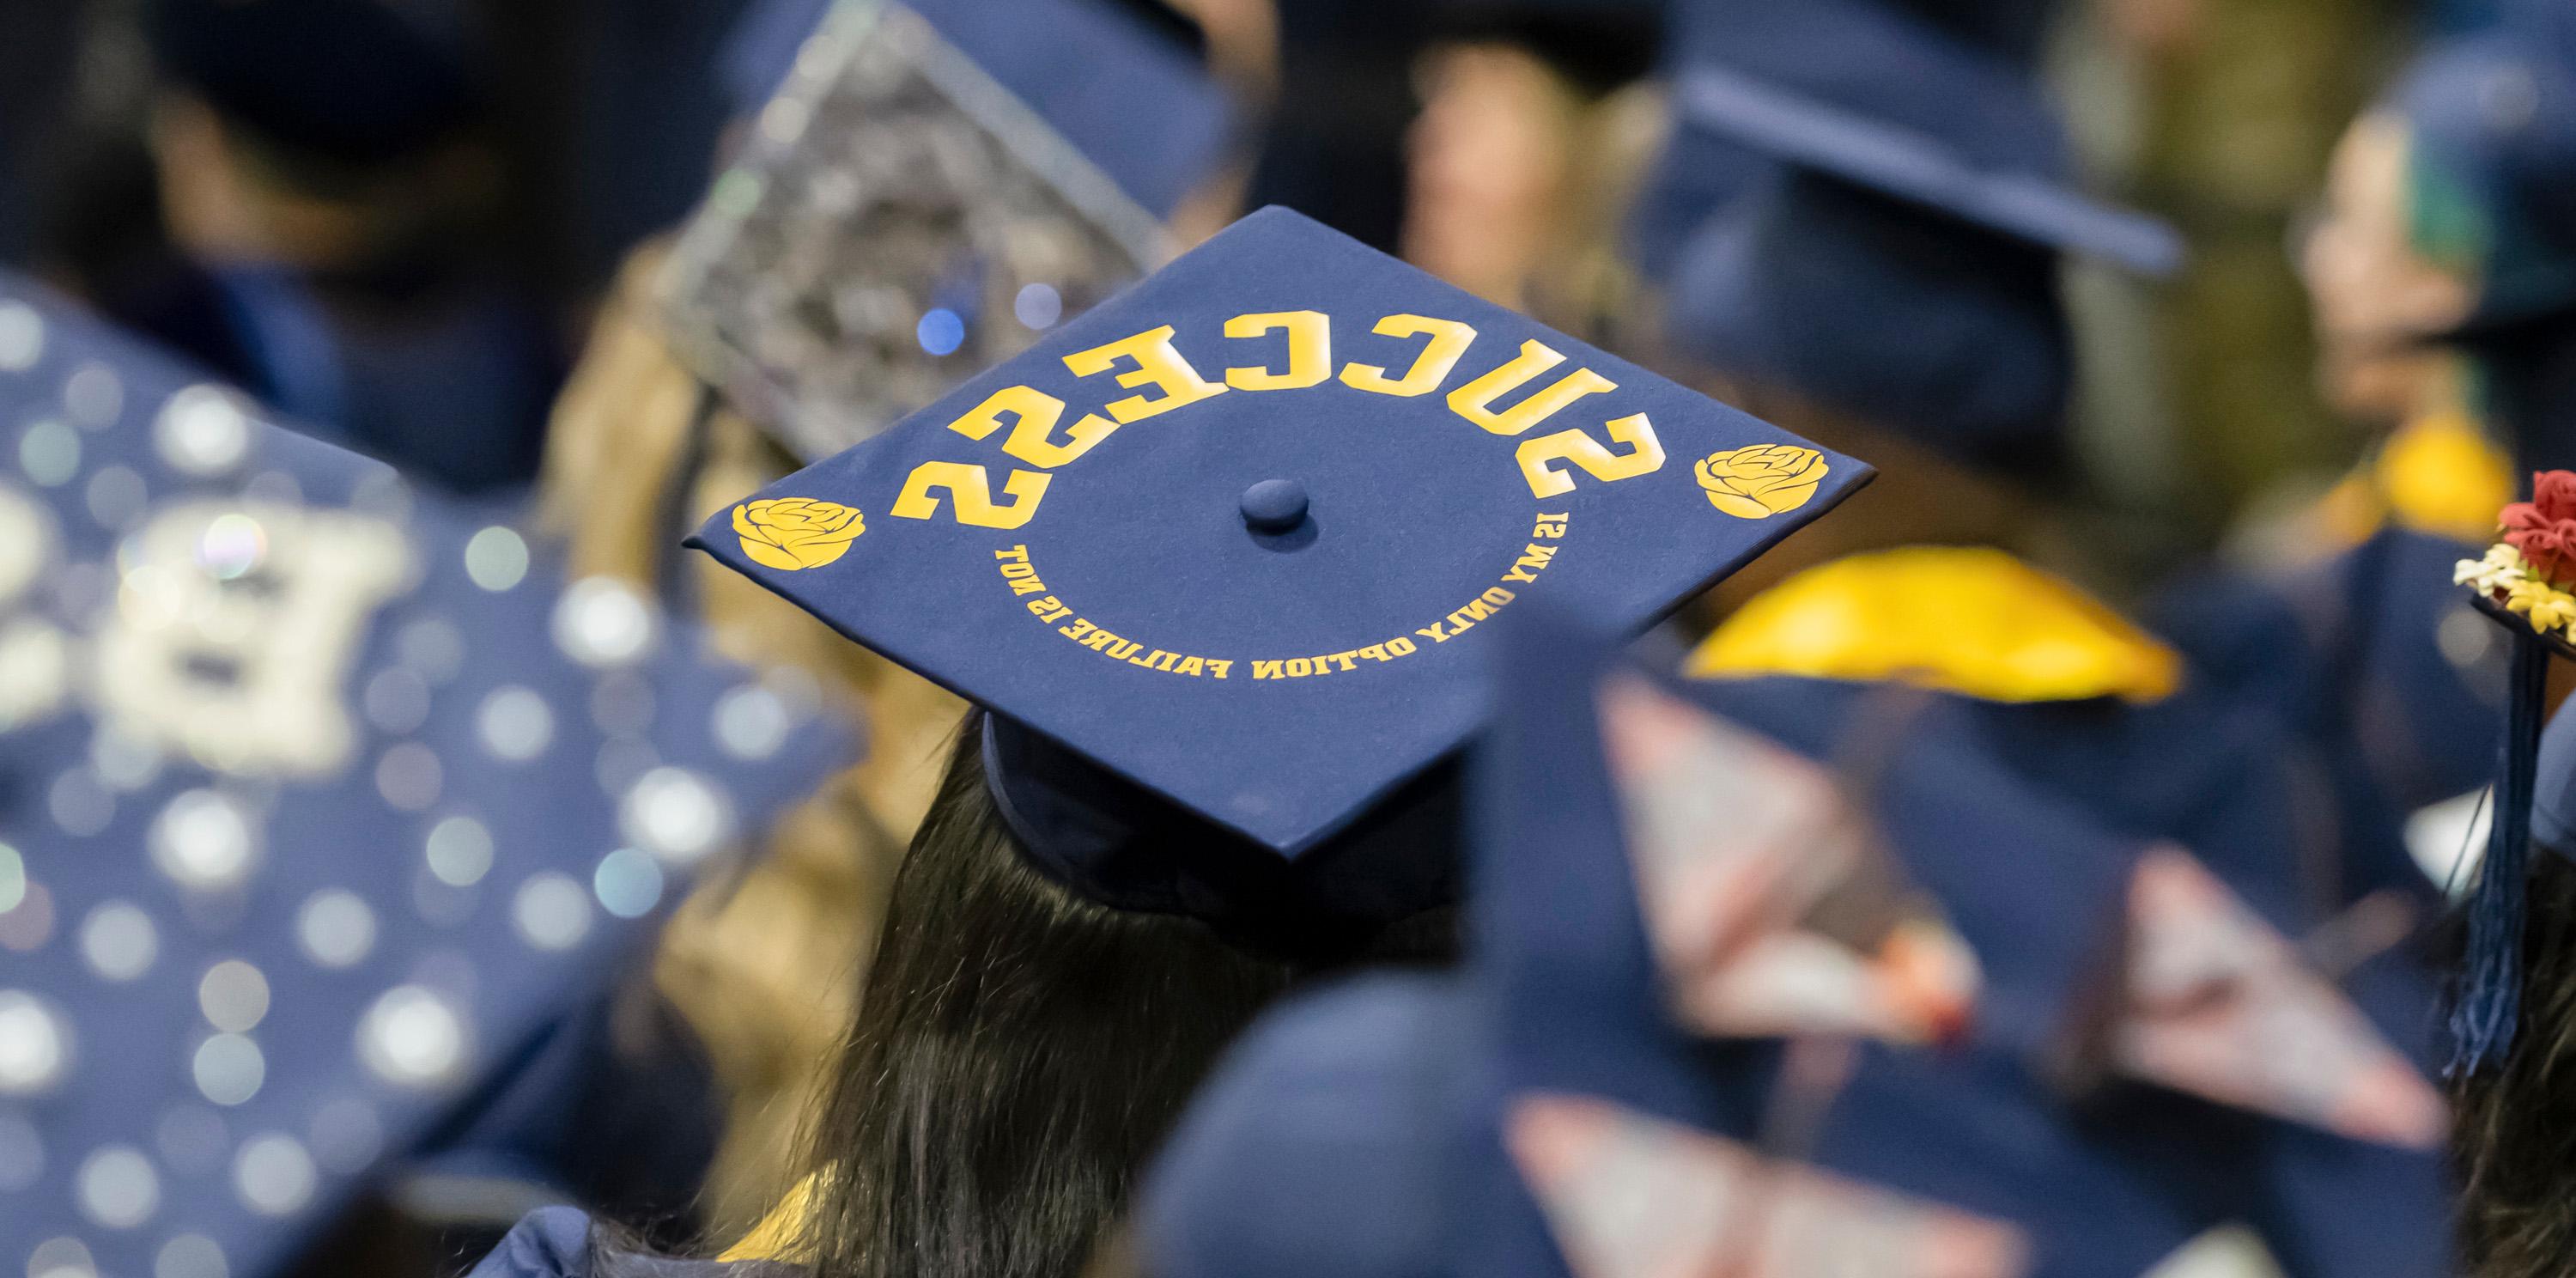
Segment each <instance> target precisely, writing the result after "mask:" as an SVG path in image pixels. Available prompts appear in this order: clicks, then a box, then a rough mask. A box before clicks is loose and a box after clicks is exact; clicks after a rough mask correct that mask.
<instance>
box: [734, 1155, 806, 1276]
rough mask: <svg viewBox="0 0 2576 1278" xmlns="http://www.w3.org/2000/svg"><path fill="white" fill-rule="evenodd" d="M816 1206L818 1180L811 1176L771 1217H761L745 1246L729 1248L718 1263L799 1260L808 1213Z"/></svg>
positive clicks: (796, 1188)
mask: <svg viewBox="0 0 2576 1278" xmlns="http://www.w3.org/2000/svg"><path fill="white" fill-rule="evenodd" d="M813 1202H814V1178H813V1177H811V1176H808V1177H806V1178H805V1179H803V1180H800V1181H798V1182H796V1187H795V1188H794V1189H791V1190H788V1191H787V1196H786V1197H785V1198H781V1199H779V1200H778V1205H777V1206H775V1207H772V1208H770V1209H769V1214H768V1215H766V1216H763V1217H761V1218H760V1223H759V1224H757V1225H754V1226H753V1227H752V1230H751V1232H750V1233H748V1234H745V1235H743V1239H742V1241H741V1242H738V1243H735V1244H734V1245H733V1246H731V1247H729V1248H726V1249H725V1253H724V1254H723V1255H721V1256H718V1257H716V1259H718V1260H788V1261H792V1260H795V1259H797V1258H798V1257H797V1256H796V1255H795V1254H794V1253H795V1252H796V1251H797V1249H798V1248H799V1247H801V1246H803V1244H804V1241H805V1240H804V1231H805V1213H806V1212H807V1211H808V1210H810V1209H811V1208H812V1206H813Z"/></svg>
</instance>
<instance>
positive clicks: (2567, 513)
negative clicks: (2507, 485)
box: [2501, 470, 2576, 584]
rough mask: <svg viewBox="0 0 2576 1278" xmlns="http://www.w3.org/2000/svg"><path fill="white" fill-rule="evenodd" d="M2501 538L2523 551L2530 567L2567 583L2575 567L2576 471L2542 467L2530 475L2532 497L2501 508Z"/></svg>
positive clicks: (2545, 576) (2554, 581) (2551, 578)
mask: <svg viewBox="0 0 2576 1278" xmlns="http://www.w3.org/2000/svg"><path fill="white" fill-rule="evenodd" d="M2501 518H2502V521H2503V523H2504V528H2505V533H2504V539H2505V541H2506V542H2507V543H2508V544H2510V545H2511V546H2512V547H2513V548H2514V549H2516V550H2519V551H2521V552H2522V558H2523V560H2524V562H2526V563H2528V564H2530V565H2531V568H2532V571H2534V572H2537V573H2539V574H2540V575H2541V576H2542V577H2544V578H2546V579H2547V580H2549V581H2551V582H2553V583H2558V584H2566V583H2567V582H2568V579H2569V575H2570V574H2569V569H2571V568H2576V471H2565V470H2544V471H2542V472H2540V473H2539V474H2536V475H2533V476H2532V477H2531V500H2529V501H2518V502H2515V503H2513V504H2512V505H2510V506H2507V507H2505V508H2504V513H2503V515H2502V516H2501Z"/></svg>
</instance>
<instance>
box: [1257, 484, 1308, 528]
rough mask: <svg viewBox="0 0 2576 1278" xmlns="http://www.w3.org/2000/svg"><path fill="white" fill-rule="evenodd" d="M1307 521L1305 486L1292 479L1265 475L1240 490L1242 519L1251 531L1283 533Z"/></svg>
mask: <svg viewBox="0 0 2576 1278" xmlns="http://www.w3.org/2000/svg"><path fill="white" fill-rule="evenodd" d="M1304 522H1306V486H1305V485H1303V484H1300V483H1298V482H1297V481H1296V480H1293V479H1265V480H1262V481H1261V482H1260V483H1257V484H1254V485H1253V486H1252V487H1250V488H1246V489H1244V490H1243V523H1244V526H1245V527H1247V528H1250V529H1251V530H1252V531H1254V532H1259V533H1284V532H1287V531H1288V530H1289V529H1292V528H1295V527H1296V526H1297V525H1299V524H1302V523H1304Z"/></svg>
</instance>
